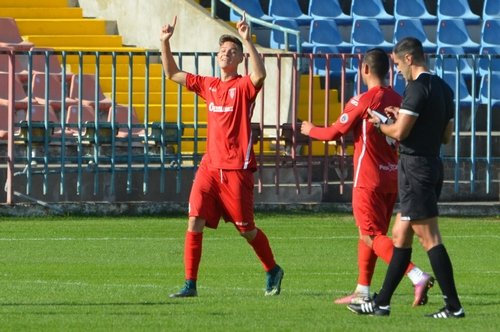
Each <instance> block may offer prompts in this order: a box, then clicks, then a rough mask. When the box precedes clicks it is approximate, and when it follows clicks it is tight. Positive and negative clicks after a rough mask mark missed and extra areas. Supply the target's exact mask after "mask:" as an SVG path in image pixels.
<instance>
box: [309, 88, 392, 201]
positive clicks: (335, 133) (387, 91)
mask: <svg viewBox="0 0 500 332" xmlns="http://www.w3.org/2000/svg"><path fill="white" fill-rule="evenodd" d="M401 100H402V98H401V96H400V95H399V94H397V93H396V92H395V91H394V90H393V89H392V88H391V87H381V86H377V87H374V88H372V89H370V90H368V91H367V92H365V93H363V94H360V95H358V96H355V97H353V98H351V99H350V100H349V102H348V103H347V104H346V106H345V108H344V111H343V112H342V114H341V115H340V117H339V118H338V119H337V121H336V122H334V123H333V124H332V125H331V126H330V127H328V128H323V127H315V128H313V129H312V130H311V132H310V134H309V135H310V136H311V137H312V138H315V139H319V140H335V139H338V138H340V136H342V135H345V134H346V133H348V132H349V131H350V130H352V131H353V136H354V179H353V182H354V183H353V184H354V187H357V188H366V189H370V190H373V191H377V192H385V193H395V192H397V163H398V155H397V146H396V141H395V140H393V139H392V138H390V137H387V136H385V135H383V134H381V133H379V132H378V131H377V129H376V128H375V127H374V126H373V125H372V124H371V123H370V122H369V121H368V118H369V115H368V112H367V110H368V109H371V110H378V112H380V113H382V114H384V109H385V108H386V107H387V106H397V107H399V106H400V105H401Z"/></svg>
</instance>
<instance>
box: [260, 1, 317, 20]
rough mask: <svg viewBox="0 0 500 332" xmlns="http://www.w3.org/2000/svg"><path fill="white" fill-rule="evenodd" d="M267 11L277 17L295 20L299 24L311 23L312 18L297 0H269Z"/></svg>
mask: <svg viewBox="0 0 500 332" xmlns="http://www.w3.org/2000/svg"><path fill="white" fill-rule="evenodd" d="M267 13H268V15H270V16H272V17H274V18H275V19H289V20H290V19H291V20H295V21H296V22H297V24H298V25H309V24H310V23H311V20H312V17H311V16H309V15H306V14H304V13H303V12H302V9H301V8H300V6H299V3H298V2H297V0H269V9H268V12H267Z"/></svg>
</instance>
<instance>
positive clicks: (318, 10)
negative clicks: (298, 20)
mask: <svg viewBox="0 0 500 332" xmlns="http://www.w3.org/2000/svg"><path fill="white" fill-rule="evenodd" d="M308 14H309V16H311V17H312V18H313V19H315V20H318V19H321V20H325V19H328V20H335V23H336V24H339V25H348V24H352V17H351V16H350V15H347V14H345V13H344V12H343V11H342V9H341V8H340V4H339V1H338V0H310V1H309V8H308Z"/></svg>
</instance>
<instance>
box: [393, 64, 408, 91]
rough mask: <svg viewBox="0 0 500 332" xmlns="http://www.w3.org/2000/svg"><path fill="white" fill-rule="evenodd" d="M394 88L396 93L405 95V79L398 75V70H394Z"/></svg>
mask: <svg viewBox="0 0 500 332" xmlns="http://www.w3.org/2000/svg"><path fill="white" fill-rule="evenodd" d="M392 88H393V89H394V91H396V92H397V93H399V94H400V95H403V93H404V91H405V88H406V80H405V78H404V77H403V75H401V74H400V73H398V72H397V71H396V70H394V80H393V83H392Z"/></svg>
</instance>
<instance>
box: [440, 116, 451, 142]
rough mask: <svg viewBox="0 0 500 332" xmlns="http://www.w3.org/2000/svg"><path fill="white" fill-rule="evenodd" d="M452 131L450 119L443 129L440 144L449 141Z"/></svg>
mask: <svg viewBox="0 0 500 332" xmlns="http://www.w3.org/2000/svg"><path fill="white" fill-rule="evenodd" d="M452 132H453V119H451V120H450V121H449V122H448V124H447V125H446V128H445V129H444V133H443V138H442V140H441V143H442V144H448V143H450V141H451V133H452Z"/></svg>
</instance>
